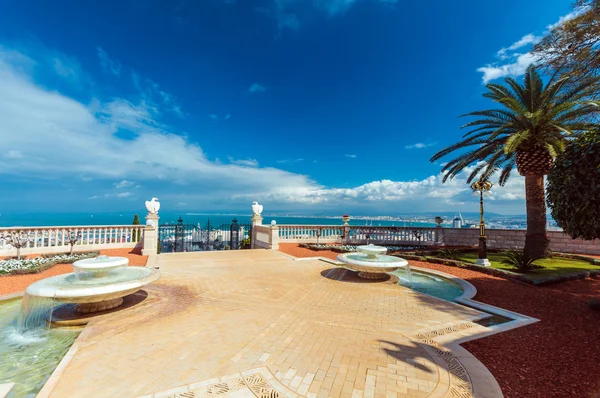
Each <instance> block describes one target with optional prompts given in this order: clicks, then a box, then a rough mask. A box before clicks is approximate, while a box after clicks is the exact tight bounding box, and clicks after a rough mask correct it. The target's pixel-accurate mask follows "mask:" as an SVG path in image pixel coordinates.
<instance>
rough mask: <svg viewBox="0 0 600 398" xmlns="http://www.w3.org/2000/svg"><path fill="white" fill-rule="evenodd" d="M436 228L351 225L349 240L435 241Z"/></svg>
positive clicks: (387, 241)
mask: <svg viewBox="0 0 600 398" xmlns="http://www.w3.org/2000/svg"><path fill="white" fill-rule="evenodd" d="M435 231H436V229H435V228H418V227H391V226H390V227H358V226H351V227H349V236H348V240H349V242H353V241H373V242H383V243H386V244H394V243H397V242H422V243H433V242H435V233H436V232H435Z"/></svg>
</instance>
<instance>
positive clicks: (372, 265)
mask: <svg viewBox="0 0 600 398" xmlns="http://www.w3.org/2000/svg"><path fill="white" fill-rule="evenodd" d="M356 250H357V251H356V252H354V253H344V254H340V255H338V256H337V260H338V261H340V262H342V263H344V264H345V265H344V266H345V267H346V268H349V269H351V270H353V271H358V276H359V277H361V278H363V279H371V280H377V279H385V278H386V277H387V273H388V272H394V271H397V270H398V269H400V268H404V269H405V270H406V276H407V279H408V282H409V283H412V274H411V272H410V266H409V265H408V261H406V260H405V259H403V258H399V257H394V256H388V255H386V253H387V248H386V247H383V246H375V245H372V244H371V245H367V246H358V247H357V248H356Z"/></svg>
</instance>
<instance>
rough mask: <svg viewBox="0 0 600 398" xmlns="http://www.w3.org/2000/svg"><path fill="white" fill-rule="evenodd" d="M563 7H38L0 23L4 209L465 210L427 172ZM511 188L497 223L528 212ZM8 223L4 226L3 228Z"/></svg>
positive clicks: (378, 0) (357, 3) (14, 5)
mask: <svg viewBox="0 0 600 398" xmlns="http://www.w3.org/2000/svg"><path fill="white" fill-rule="evenodd" d="M570 13H571V4H570V2H564V1H558V0H556V1H542V0H535V1H530V2H527V3H523V2H521V1H517V0H506V1H500V0H493V1H489V2H475V3H472V4H468V5H467V4H464V5H460V4H456V3H452V2H446V1H441V0H436V1H433V2H429V3H427V4H419V3H410V2H408V3H407V2H401V1H397V0H350V1H339V0H315V1H310V2H306V1H301V0H286V1H283V0H248V1H233V0H207V1H202V2H186V1H177V2H170V1H159V2H138V1H133V0H127V1H123V2H119V3H114V2H92V3H90V2H78V1H63V2H61V3H60V4H59V5H57V4H56V3H48V2H44V1H40V0H25V1H19V2H17V1H14V0H9V1H7V2H5V3H4V4H3V12H2V14H1V15H0V86H1V90H0V179H1V182H2V186H3V188H4V189H3V193H4V194H3V195H0V213H2V214H8V213H11V214H23V213H27V212H34V211H45V210H52V211H57V212H61V211H81V212H106V211H110V210H115V211H117V210H119V211H133V210H135V211H138V210H137V209H139V208H140V206H141V204H142V203H143V202H144V200H148V199H150V198H151V197H158V198H159V199H160V200H161V202H162V203H163V209H169V210H170V211H174V212H184V211H193V210H197V211H198V210H201V211H218V210H222V209H244V208H246V207H247V206H248V204H249V203H251V202H252V201H253V200H258V201H260V202H261V203H263V204H264V205H265V209H272V210H273V211H281V212H283V211H290V212H294V211H296V212H304V213H310V212H313V213H323V214H324V213H334V212H339V213H342V212H347V213H362V214H386V213H388V214H392V213H401V212H413V213H418V212H432V211H473V210H477V203H476V198H474V197H473V196H472V194H471V191H470V189H469V187H468V185H466V183H465V182H466V175H467V174H466V173H463V174H460V175H459V176H457V177H456V178H455V179H454V180H452V181H449V182H447V183H446V184H442V178H441V175H440V169H441V164H431V163H429V158H430V156H431V155H432V154H433V153H434V152H436V151H437V150H439V149H440V148H442V147H444V146H447V145H449V144H451V143H453V142H455V141H456V140H457V139H459V138H460V137H461V135H462V132H461V131H460V126H461V125H462V124H463V123H464V122H465V121H464V120H461V119H459V118H457V116H458V115H460V114H463V113H466V112H469V111H473V110H477V109H484V108H487V107H489V106H490V104H489V103H488V102H487V101H486V100H485V99H483V98H482V97H481V93H482V92H483V90H484V87H483V85H482V83H486V82H498V81H500V80H499V79H501V78H503V77H506V76H513V77H517V78H518V77H520V76H521V75H522V74H523V72H524V70H525V68H526V67H527V65H529V64H530V63H532V62H534V61H535V59H534V58H533V56H532V55H531V54H530V52H529V51H530V50H531V48H532V46H533V45H534V44H535V43H536V42H537V41H539V40H540V37H541V36H543V34H544V33H545V32H546V31H547V29H548V27H549V26H550V25H553V24H556V23H559V21H564V20H566V19H568V18H570V17H571V16H572V14H570ZM524 196H525V190H524V184H523V179H522V177H520V176H518V175H517V173H514V174H513V177H512V179H511V180H510V181H509V183H508V184H507V185H506V186H505V187H498V186H496V187H494V189H493V192H492V195H491V196H490V197H488V198H487V199H486V209H487V210H489V211H491V212H497V213H502V214H523V213H524V212H525V206H524ZM0 220H1V218H0Z"/></svg>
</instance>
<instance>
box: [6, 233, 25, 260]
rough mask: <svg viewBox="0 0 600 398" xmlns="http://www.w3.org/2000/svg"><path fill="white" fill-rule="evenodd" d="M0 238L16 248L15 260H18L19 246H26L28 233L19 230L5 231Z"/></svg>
mask: <svg viewBox="0 0 600 398" xmlns="http://www.w3.org/2000/svg"><path fill="white" fill-rule="evenodd" d="M2 238H3V239H4V240H5V241H6V243H8V244H9V245H11V246H12V247H14V248H15V249H17V260H20V259H21V248H22V247H27V245H28V244H29V242H30V239H29V235H27V234H26V233H24V232H21V231H11V232H8V233H5V234H4V235H3V236H2Z"/></svg>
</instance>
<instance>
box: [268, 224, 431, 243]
mask: <svg viewBox="0 0 600 398" xmlns="http://www.w3.org/2000/svg"><path fill="white" fill-rule="evenodd" d="M436 230H437V228H418V227H361V226H340V225H328V226H323V225H279V240H280V241H281V242H288V243H293V242H298V243H317V242H319V243H342V242H343V243H346V244H365V243H367V242H369V243H375V244H377V243H381V244H401V243H410V244H414V243H419V244H423V245H428V244H433V243H435V242H436Z"/></svg>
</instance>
